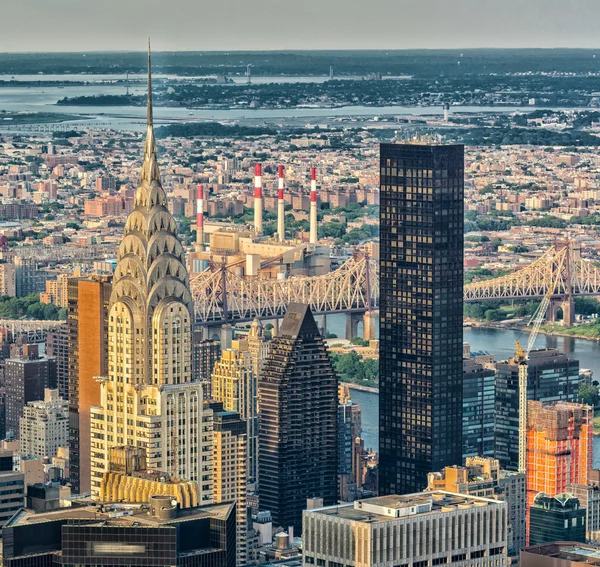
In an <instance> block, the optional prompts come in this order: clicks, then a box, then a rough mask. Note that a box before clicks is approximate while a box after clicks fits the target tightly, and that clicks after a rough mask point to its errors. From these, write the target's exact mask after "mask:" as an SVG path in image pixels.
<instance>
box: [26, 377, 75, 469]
mask: <svg viewBox="0 0 600 567" xmlns="http://www.w3.org/2000/svg"><path fill="white" fill-rule="evenodd" d="M19 443H20V449H21V453H22V454H24V455H30V456H32V457H49V458H53V457H56V455H57V454H58V449H59V448H60V447H67V446H68V444H69V406H68V404H67V401H66V400H63V399H62V398H60V397H59V396H58V390H50V389H48V388H46V390H45V391H44V399H43V400H39V401H35V402H29V403H28V404H27V405H26V406H25V407H24V408H23V417H22V418H21V421H20V435H19Z"/></svg>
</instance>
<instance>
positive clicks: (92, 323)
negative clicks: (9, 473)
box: [67, 276, 111, 494]
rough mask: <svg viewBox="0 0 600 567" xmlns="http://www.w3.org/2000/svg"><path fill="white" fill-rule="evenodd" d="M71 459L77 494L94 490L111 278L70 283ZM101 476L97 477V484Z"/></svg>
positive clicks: (69, 397)
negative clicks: (94, 418) (94, 424)
mask: <svg viewBox="0 0 600 567" xmlns="http://www.w3.org/2000/svg"><path fill="white" fill-rule="evenodd" d="M68 289H69V308H68V312H67V327H68V333H69V338H68V346H69V370H68V372H69V396H68V399H69V458H70V464H71V468H70V481H71V486H72V490H73V493H74V494H85V493H89V492H90V491H91V487H92V478H91V443H92V439H91V436H90V426H91V421H90V418H91V414H90V411H91V408H92V407H93V406H97V405H98V404H99V403H100V384H99V383H98V382H97V380H96V377H97V376H106V374H107V371H108V360H107V337H108V305H109V300H110V293H111V283H110V279H109V278H108V277H105V276H96V277H94V278H91V279H80V278H71V279H70V280H69V288H68ZM101 478H102V477H101V476H100V477H96V482H99V480H100V479H101Z"/></svg>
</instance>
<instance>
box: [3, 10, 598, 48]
mask: <svg viewBox="0 0 600 567" xmlns="http://www.w3.org/2000/svg"><path fill="white" fill-rule="evenodd" d="M2 7H3V19H4V21H5V22H11V21H12V22H15V24H18V25H10V26H5V29H4V30H3V33H2V37H0V52H31V51H45V52H49V51H76V52H79V51H109V50H140V49H143V46H144V45H145V40H146V37H147V36H148V35H150V36H152V40H153V45H154V47H155V49H156V50H157V51H179V50H199V51H205V50H209V51H210V50H217V51H222V50H231V51H236V50H279V49H409V48H414V49H424V48H435V49H441V48H448V49H460V48H464V49H468V48H476V47H498V48H510V47H547V48H551V47H581V48H596V47H597V48H599V49H600V38H599V37H598V34H597V30H596V21H597V20H598V17H599V16H600V4H599V3H598V2H597V1H596V0H573V1H572V2H564V1H562V0H527V1H524V0H505V1H504V2H501V3H500V2H495V1H494V0H454V1H453V2H448V0H422V1H420V2H414V1H411V2H409V1H407V0H372V1H371V2H369V3H365V2H362V1H361V0H346V2H344V3H343V4H342V3H341V2H339V0H304V1H303V2H297V3H291V2H287V3H279V2H276V1H275V0H253V1H252V2H241V1H239V0H225V1H224V2H218V3H205V2H197V1H196V0H172V1H171V2H164V1H159V0H125V1H122V0H103V1H102V2H90V1H85V0H84V1H82V0H56V1H55V2H53V3H47V2H43V1H42V0H28V1H23V0H4V2H3V6H2Z"/></svg>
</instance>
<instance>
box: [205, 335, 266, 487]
mask: <svg viewBox="0 0 600 567" xmlns="http://www.w3.org/2000/svg"><path fill="white" fill-rule="evenodd" d="M255 368H256V365H255V363H254V358H253V356H252V353H250V351H249V350H248V341H246V340H238V341H232V344H231V348H230V349H226V350H224V351H223V354H222V355H221V359H220V360H219V361H218V362H217V363H216V364H215V366H214V368H213V373H212V386H211V396H212V398H213V399H214V400H215V401H217V402H221V403H222V404H223V408H224V409H225V410H226V411H230V412H235V413H237V414H239V416H240V417H241V418H242V419H243V420H244V422H245V427H246V442H247V446H248V451H247V461H248V462H247V463H246V466H245V470H246V471H247V478H248V480H249V481H250V482H254V481H256V479H257V478H258V413H257V391H256V375H255V374H254V369H255Z"/></svg>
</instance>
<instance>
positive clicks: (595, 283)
mask: <svg viewBox="0 0 600 567" xmlns="http://www.w3.org/2000/svg"><path fill="white" fill-rule="evenodd" d="M551 290H554V291H553V292H552V296H551V304H550V310H549V313H548V320H549V321H555V320H556V314H557V311H558V309H559V308H562V309H563V314H564V322H565V324H567V325H571V324H572V323H573V320H574V316H575V310H574V309H573V299H574V297H575V296H590V295H600V267H598V266H596V265H595V264H594V263H593V262H591V261H589V260H586V259H585V258H582V257H581V253H580V251H579V250H578V249H576V248H575V247H574V244H573V242H571V241H563V242H557V243H555V244H554V245H553V246H551V247H550V248H549V249H548V250H547V251H546V252H545V253H544V254H543V255H542V256H540V257H539V258H538V259H537V260H535V261H534V262H532V263H531V264H529V265H528V266H525V267H523V268H521V269H519V270H517V271H515V272H514V273H513V274H509V275H506V276H502V277H500V278H495V279H491V280H485V281H481V282H475V283H471V284H468V285H466V286H465V289H464V300H465V301H468V302H476V301H486V300H489V299H492V300H494V299H537V298H539V299H541V298H543V297H545V296H546V295H547V294H548V293H549V292H550V291H551Z"/></svg>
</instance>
